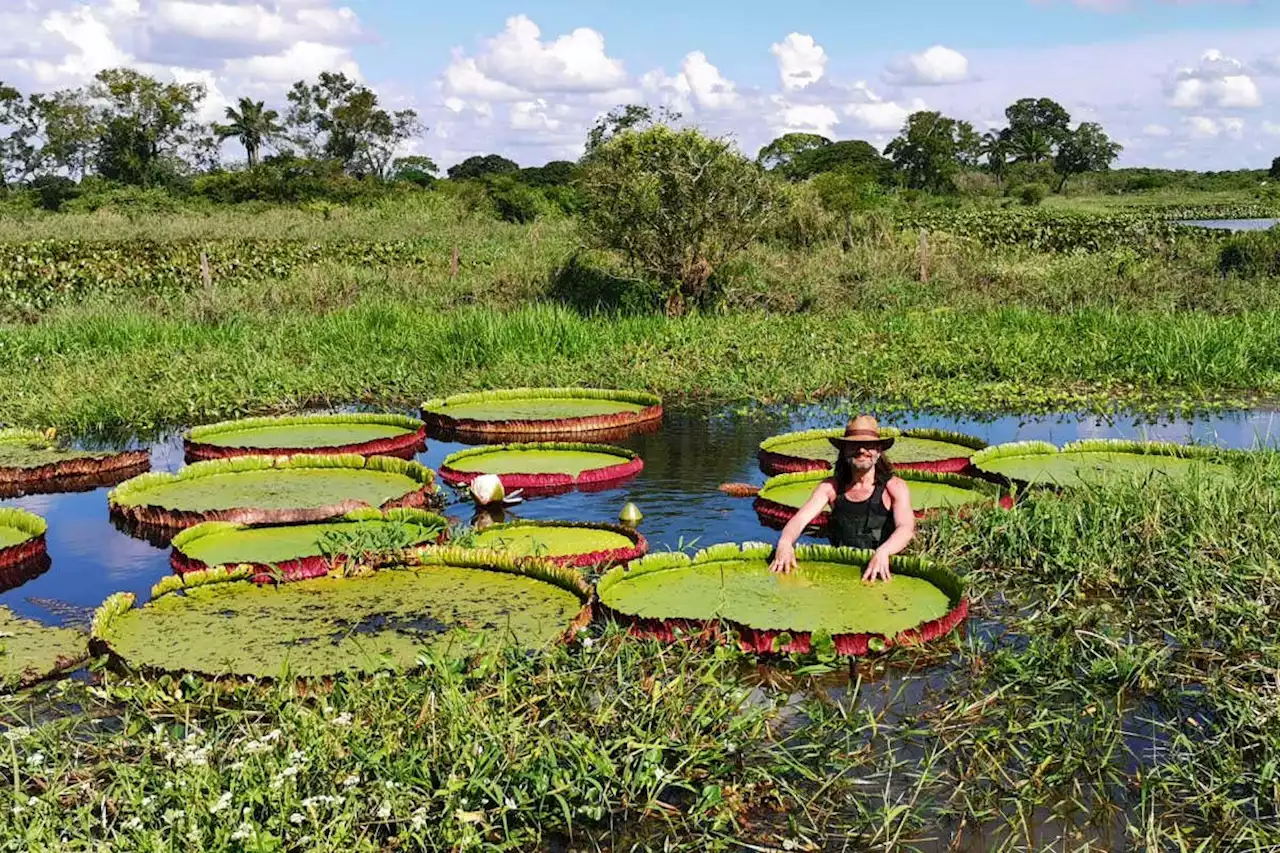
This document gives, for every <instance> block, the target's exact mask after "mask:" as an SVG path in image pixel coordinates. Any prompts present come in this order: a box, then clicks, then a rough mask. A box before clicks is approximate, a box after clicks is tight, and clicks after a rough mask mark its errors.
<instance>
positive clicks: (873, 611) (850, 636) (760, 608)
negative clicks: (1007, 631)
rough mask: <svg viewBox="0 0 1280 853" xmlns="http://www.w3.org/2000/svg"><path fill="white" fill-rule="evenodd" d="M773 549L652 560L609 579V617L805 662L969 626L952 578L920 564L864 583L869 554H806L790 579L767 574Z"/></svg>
mask: <svg viewBox="0 0 1280 853" xmlns="http://www.w3.org/2000/svg"><path fill="white" fill-rule="evenodd" d="M771 554H772V549H771V548H770V547H769V546H767V545H760V544H747V545H743V546H741V548H739V546H737V545H715V546H712V547H710V548H707V549H705V550H703V551H700V552H698V553H697V554H695V555H694V556H693V557H692V558H691V557H689V556H688V555H687V554H681V553H670V554H651V555H649V556H648V557H645V558H644V559H643V560H639V561H637V562H635V563H632V564H631V567H630V568H629V569H625V570H624V569H622V568H617V569H613V570H612V571H610V572H608V573H606V574H605V575H604V577H602V578H601V579H600V582H599V584H598V585H597V596H598V600H599V605H600V609H601V611H602V613H603V614H604V615H606V616H609V617H611V618H614V619H616V620H618V621H621V622H623V623H625V624H628V625H630V626H631V631H632V632H633V633H635V634H637V635H643V636H652V637H656V638H658V639H662V640H668V641H670V640H674V639H676V637H677V636H678V635H680V634H685V635H702V636H706V637H711V636H716V635H718V634H719V633H720V631H719V628H720V626H722V625H723V626H727V627H728V628H730V629H731V630H733V631H734V632H735V633H736V635H737V639H738V643H739V644H740V645H741V647H742V648H743V649H745V650H747V651H754V652H756V653H761V654H764V653H769V652H775V651H785V652H799V653H806V652H809V651H811V650H812V649H814V648H815V647H822V646H827V644H828V643H830V644H831V646H830V647H831V648H833V649H834V651H835V652H836V653H837V654H842V655H865V654H867V653H868V652H869V651H873V650H877V649H880V648H883V647H885V646H889V645H902V644H911V643H922V642H928V641H930V640H933V639H936V638H938V637H941V636H943V635H945V634H947V633H948V632H950V631H951V630H952V629H953V628H955V627H956V626H957V625H958V624H960V622H962V621H963V620H964V618H965V617H966V615H967V614H968V611H969V602H968V599H967V598H965V595H964V585H963V583H962V582H961V580H960V579H959V578H958V577H957V576H956V575H955V574H954V573H952V572H951V571H949V570H947V569H945V568H943V567H941V566H938V565H936V564H934V563H932V562H930V561H928V560H925V559H923V558H919V557H893V558H891V559H890V563H889V564H890V567H891V570H892V572H893V578H892V579H891V580H889V581H883V582H874V583H867V582H864V581H863V580H862V573H863V572H864V571H865V569H866V566H867V561H868V560H869V559H870V557H871V553H870V552H869V551H856V550H852V549H847V548H832V547H829V546H825V545H806V546H801V547H799V548H797V549H796V557H797V559H798V561H799V564H798V567H797V568H796V570H795V571H794V572H792V573H790V574H785V575H783V574H775V573H773V572H770V571H769V559H770V556H771Z"/></svg>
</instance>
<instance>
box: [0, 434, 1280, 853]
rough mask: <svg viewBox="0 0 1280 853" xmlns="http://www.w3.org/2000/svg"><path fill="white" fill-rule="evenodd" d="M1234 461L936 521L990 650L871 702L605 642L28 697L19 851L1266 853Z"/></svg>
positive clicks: (1245, 552) (900, 654)
mask: <svg viewBox="0 0 1280 853" xmlns="http://www.w3.org/2000/svg"><path fill="white" fill-rule="evenodd" d="M1236 464H1238V465H1239V469H1238V476H1237V479H1236V481H1235V482H1234V483H1218V484H1216V485H1215V484H1214V483H1210V482H1203V483H1190V484H1186V483H1184V484H1182V485H1178V484H1174V483H1159V482H1157V483H1151V484H1141V483H1135V484H1132V485H1118V486H1113V487H1108V488H1105V489H1096V490H1090V491H1086V492H1083V493H1080V494H1064V495H1050V494H1039V495H1032V496H1028V500H1027V501H1026V502H1025V503H1024V504H1023V505H1022V506H1021V507H1020V508H1019V509H1018V510H1016V511H1014V512H1007V511H1001V510H985V511H979V512H976V513H975V514H973V515H971V516H969V517H968V518H967V519H965V520H958V519H943V520H939V521H938V522H936V523H934V524H930V525H926V526H925V527H924V528H923V529H922V536H921V538H920V540H919V541H918V542H917V543H916V547H918V548H919V549H921V550H924V551H928V552H929V553H931V554H932V555H934V556H935V557H937V558H939V559H943V560H946V561H948V562H950V563H952V564H953V565H955V566H956V567H957V568H958V569H959V570H960V571H962V572H963V573H964V574H965V575H966V576H967V578H968V582H969V584H970V590H971V594H972V597H973V599H974V603H975V608H974V613H973V617H972V619H971V620H970V622H969V624H968V629H967V634H966V636H964V637H955V638H952V639H951V640H949V641H946V642H942V643H940V644H938V645H937V646H934V647H931V648H928V649H924V650H899V651H897V652H894V653H893V654H892V655H890V656H889V657H888V658H887V659H882V660H879V661H877V662H874V663H872V662H867V663H864V664H863V665H862V667H860V668H859V669H858V670H857V671H856V672H855V673H854V674H853V675H852V676H851V677H849V678H846V677H845V676H843V675H841V674H840V673H839V671H837V672H836V673H831V674H827V675H822V674H816V675H803V674H795V673H794V666H784V667H783V668H782V669H781V670H773V669H758V668H757V667H755V666H754V665H753V663H752V662H751V661H749V660H744V659H742V658H741V657H740V656H739V655H737V654H736V653H733V652H729V651H727V650H720V651H715V652H713V651H706V652H693V651H688V650H682V649H676V648H661V647H658V646H656V645H652V644H648V643H640V642H637V641H632V640H629V639H627V638H625V637H622V636H620V635H618V634H617V633H615V632H613V631H612V630H609V629H600V628H595V629H593V631H592V634H591V635H590V636H588V637H586V638H584V640H583V641H581V642H579V643H575V644H574V645H573V646H571V647H569V648H564V649H557V650H554V651H552V652H549V653H548V654H546V655H536V656H533V657H523V656H519V655H514V654H508V655H478V656H477V657H475V658H473V659H471V660H470V661H469V662H468V663H466V664H450V663H447V662H444V661H440V660H432V659H427V660H425V661H424V668H423V670H422V671H421V672H419V673H417V674H415V675H412V676H407V677H401V678H375V679H371V680H367V681H362V682H340V683H337V684H333V685H311V686H309V687H306V688H304V687H303V686H301V685H292V684H289V683H287V682H286V683H278V684H276V685H241V686H233V685H230V684H208V683H205V682H202V681H199V680H197V679H192V678H185V679H171V678H162V679H158V680H140V679H133V678H127V677H123V676H120V675H115V674H112V673H110V672H107V671H103V672H102V673H101V683H100V684H98V685H96V686H92V687H87V686H84V685H82V684H77V683H70V682H68V683H63V684H62V685H60V686H57V687H54V688H51V689H50V690H49V691H48V692H47V694H46V695H45V696H43V697H39V698H36V699H35V700H34V701H33V700H32V699H31V698H29V697H27V698H20V699H12V698H10V699H6V700H3V701H0V721H2V722H3V723H4V724H5V725H7V726H21V727H22V728H18V729H10V730H9V731H8V732H7V733H6V735H5V738H4V739H3V740H0V782H3V784H0V830H3V831H2V832H0V838H3V839H4V841H3V842H2V843H0V846H2V847H3V849H14V850H17V849H23V850H54V849H58V850H76V849H98V848H99V847H104V846H105V847H106V848H107V849H121V850H124V849H128V850H171V849H191V848H197V847H198V848H200V849H208V850H294V849H307V850H318V851H324V850H334V851H338V850H369V851H373V850H391V849H454V850H467V849H488V850H543V849H575V850H596V849H624V848H625V849H654V850H659V849H665V850H690V851H693V850H705V849H744V848H745V849H767V850H779V849H782V850H820V849H826V850H844V849H865V850H885V851H888V850H894V851H898V850H932V851H937V850H957V849H958V850H984V851H989V850H998V851H1005V850H1007V851H1014V850H1032V849H1071V850H1076V851H1086V850H1096V851H1102V850H1107V851H1111V850H1118V849H1145V850H1165V849H1169V850H1180V849H1185V850H1202V851H1214V850H1224V851H1225V850H1245V849H1249V850H1253V849H1259V850H1261V849H1270V848H1271V847H1272V846H1274V845H1276V844H1280V832H1278V831H1277V827H1278V826H1280V821H1278V820H1277V818H1280V779H1278V777H1277V775H1276V770H1275V768H1276V767H1277V766H1278V765H1280V693H1278V692H1277V689H1276V684H1275V673H1276V671H1277V668H1278V667H1280V643H1278V642H1277V637H1276V634H1275V631H1274V625H1275V624H1276V619H1277V618H1278V617H1280V598H1278V597H1277V596H1276V594H1275V590H1276V589H1280V568H1278V567H1277V564H1276V562H1275V560H1274V559H1273V558H1272V557H1271V556H1269V555H1273V554H1275V553H1277V552H1280V533H1278V532H1277V531H1280V527H1278V526H1277V525H1276V523H1275V519H1276V517H1277V513H1280V505H1278V504H1277V494H1280V492H1278V491H1277V485H1280V456H1278V455H1277V454H1274V453H1263V454H1257V455H1254V456H1252V457H1251V458H1248V459H1244V460H1241V461H1239V462H1237V463H1236ZM801 663H806V664H813V663H814V662H813V661H812V660H808V661H801ZM788 671H791V673H792V674H788ZM746 845H754V846H753V847H746Z"/></svg>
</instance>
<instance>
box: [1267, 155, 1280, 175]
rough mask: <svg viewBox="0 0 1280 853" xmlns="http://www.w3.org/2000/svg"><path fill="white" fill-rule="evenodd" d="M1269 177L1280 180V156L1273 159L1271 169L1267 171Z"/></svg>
mask: <svg viewBox="0 0 1280 853" xmlns="http://www.w3.org/2000/svg"><path fill="white" fill-rule="evenodd" d="M1267 177H1268V178H1270V179H1271V180H1273V181H1280V157H1276V158H1275V159H1274V160H1272V161H1271V171H1269V172H1267Z"/></svg>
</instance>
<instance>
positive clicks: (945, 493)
mask: <svg viewBox="0 0 1280 853" xmlns="http://www.w3.org/2000/svg"><path fill="white" fill-rule="evenodd" d="M895 473H896V474H897V475H898V476H899V477H901V478H902V479H903V480H905V481H906V483H907V486H908V487H909V488H910V490H911V508H912V509H913V510H915V514H916V517H917V518H920V517H923V516H926V515H928V514H930V513H933V512H936V511H939V510H949V509H956V508H959V507H971V506H974V505H978V504H984V503H992V502H995V501H999V502H1000V504H1001V506H1005V507H1009V506H1012V505H1013V501H1012V498H1010V496H1009V495H1008V494H1007V493H1004V491H1003V490H1002V489H1001V488H1000V487H999V486H998V485H996V484H995V483H991V482H988V481H986V480H979V479H978V478H976V477H965V476H963V475H960V474H935V473H933V472H931V471H912V470H909V469H905V468H904V469H901V470H898V471H896V472H895ZM830 476H831V471H830V470H827V471H800V472H797V473H794V474H779V475H777V476H776V477H770V478H769V479H768V480H766V481H765V483H764V485H763V486H761V487H760V491H759V494H758V495H757V496H756V500H755V510H756V514H757V515H759V516H760V521H761V523H763V524H765V525H768V526H770V527H781V526H783V525H785V524H786V523H787V522H788V521H790V520H791V517H792V516H794V515H795V514H796V510H798V509H800V507H802V506H804V503H805V501H807V500H808V499H809V496H810V495H811V494H813V490H814V489H815V488H817V486H818V484H819V483H821V482H822V481H823V480H825V479H826V478H827V477H830ZM828 518H829V513H826V512H824V513H822V514H820V515H819V516H818V517H817V518H816V519H815V520H814V523H813V526H814V527H815V528H818V529H821V528H823V527H825V526H826V524H827V521H828Z"/></svg>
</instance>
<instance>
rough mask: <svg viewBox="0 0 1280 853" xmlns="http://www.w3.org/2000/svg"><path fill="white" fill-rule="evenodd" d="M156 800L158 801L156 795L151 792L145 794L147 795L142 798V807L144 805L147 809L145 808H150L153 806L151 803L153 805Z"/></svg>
mask: <svg viewBox="0 0 1280 853" xmlns="http://www.w3.org/2000/svg"><path fill="white" fill-rule="evenodd" d="M155 801H156V798H155V797H153V796H151V795H150V794H148V795H147V796H145V797H143V798H142V807H143V808H144V809H145V808H150V807H151V805H152V804H153V803H155Z"/></svg>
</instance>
